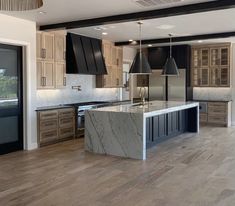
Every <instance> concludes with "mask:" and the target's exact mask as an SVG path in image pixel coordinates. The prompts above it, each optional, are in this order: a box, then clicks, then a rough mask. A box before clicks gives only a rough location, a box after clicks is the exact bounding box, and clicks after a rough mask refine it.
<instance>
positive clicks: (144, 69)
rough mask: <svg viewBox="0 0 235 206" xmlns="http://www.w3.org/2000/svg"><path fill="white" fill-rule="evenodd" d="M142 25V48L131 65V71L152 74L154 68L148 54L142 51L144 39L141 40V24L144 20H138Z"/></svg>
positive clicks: (132, 72)
mask: <svg viewBox="0 0 235 206" xmlns="http://www.w3.org/2000/svg"><path fill="white" fill-rule="evenodd" d="M138 24H139V27H140V50H139V51H138V52H137V54H136V56H135V59H134V61H133V63H132V65H131V69H130V72H129V73H131V74H151V73H152V70H151V68H150V65H149V63H148V60H147V58H146V56H145V55H144V54H143V52H142V40H141V25H142V24H143V23H142V22H138Z"/></svg>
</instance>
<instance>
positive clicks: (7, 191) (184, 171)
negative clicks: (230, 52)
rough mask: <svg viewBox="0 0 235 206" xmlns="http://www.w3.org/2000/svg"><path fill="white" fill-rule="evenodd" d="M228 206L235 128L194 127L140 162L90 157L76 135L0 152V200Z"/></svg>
mask: <svg viewBox="0 0 235 206" xmlns="http://www.w3.org/2000/svg"><path fill="white" fill-rule="evenodd" d="M11 205H17V206H29V205H30V206H72V205H74V206H234V205H235V128H212V127H211V128H210V127H203V128H201V132H200V135H194V134H184V135H181V136H180V137H177V138H174V139H171V140H168V141H166V142H164V143H161V144H160V145H158V146H157V147H155V148H152V149H150V150H149V152H148V159H147V160H146V161H139V160H132V159H123V158H117V157H111V156H103V155H94V154H90V153H87V152H84V150H83V140H72V141H67V142H63V143H59V144H56V145H52V146H47V147H44V148H41V149H38V150H35V151H31V152H26V151H24V152H16V153H12V154H8V155H3V156H0V206H11Z"/></svg>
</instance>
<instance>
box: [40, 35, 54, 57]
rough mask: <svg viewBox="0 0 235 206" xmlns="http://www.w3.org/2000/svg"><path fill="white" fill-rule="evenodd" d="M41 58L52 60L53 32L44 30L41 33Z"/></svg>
mask: <svg viewBox="0 0 235 206" xmlns="http://www.w3.org/2000/svg"><path fill="white" fill-rule="evenodd" d="M42 35H43V49H44V54H43V58H44V59H45V60H47V61H54V34H51V33H47V32H44V33H43V34H42Z"/></svg>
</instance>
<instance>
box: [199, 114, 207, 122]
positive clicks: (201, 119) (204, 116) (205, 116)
mask: <svg viewBox="0 0 235 206" xmlns="http://www.w3.org/2000/svg"><path fill="white" fill-rule="evenodd" d="M207 121H208V118H207V114H202V113H201V114H200V122H207Z"/></svg>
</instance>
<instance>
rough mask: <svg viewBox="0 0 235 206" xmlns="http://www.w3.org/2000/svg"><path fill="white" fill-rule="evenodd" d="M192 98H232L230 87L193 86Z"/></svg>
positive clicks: (213, 99)
mask: <svg viewBox="0 0 235 206" xmlns="http://www.w3.org/2000/svg"><path fill="white" fill-rule="evenodd" d="M193 99H195V100H208V101H210V100H211V101H230V100H232V89H231V88H221V87H220V88H216V87H213V88H212V87H203V88H202V87H200V88H199V87H195V88H193Z"/></svg>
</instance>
